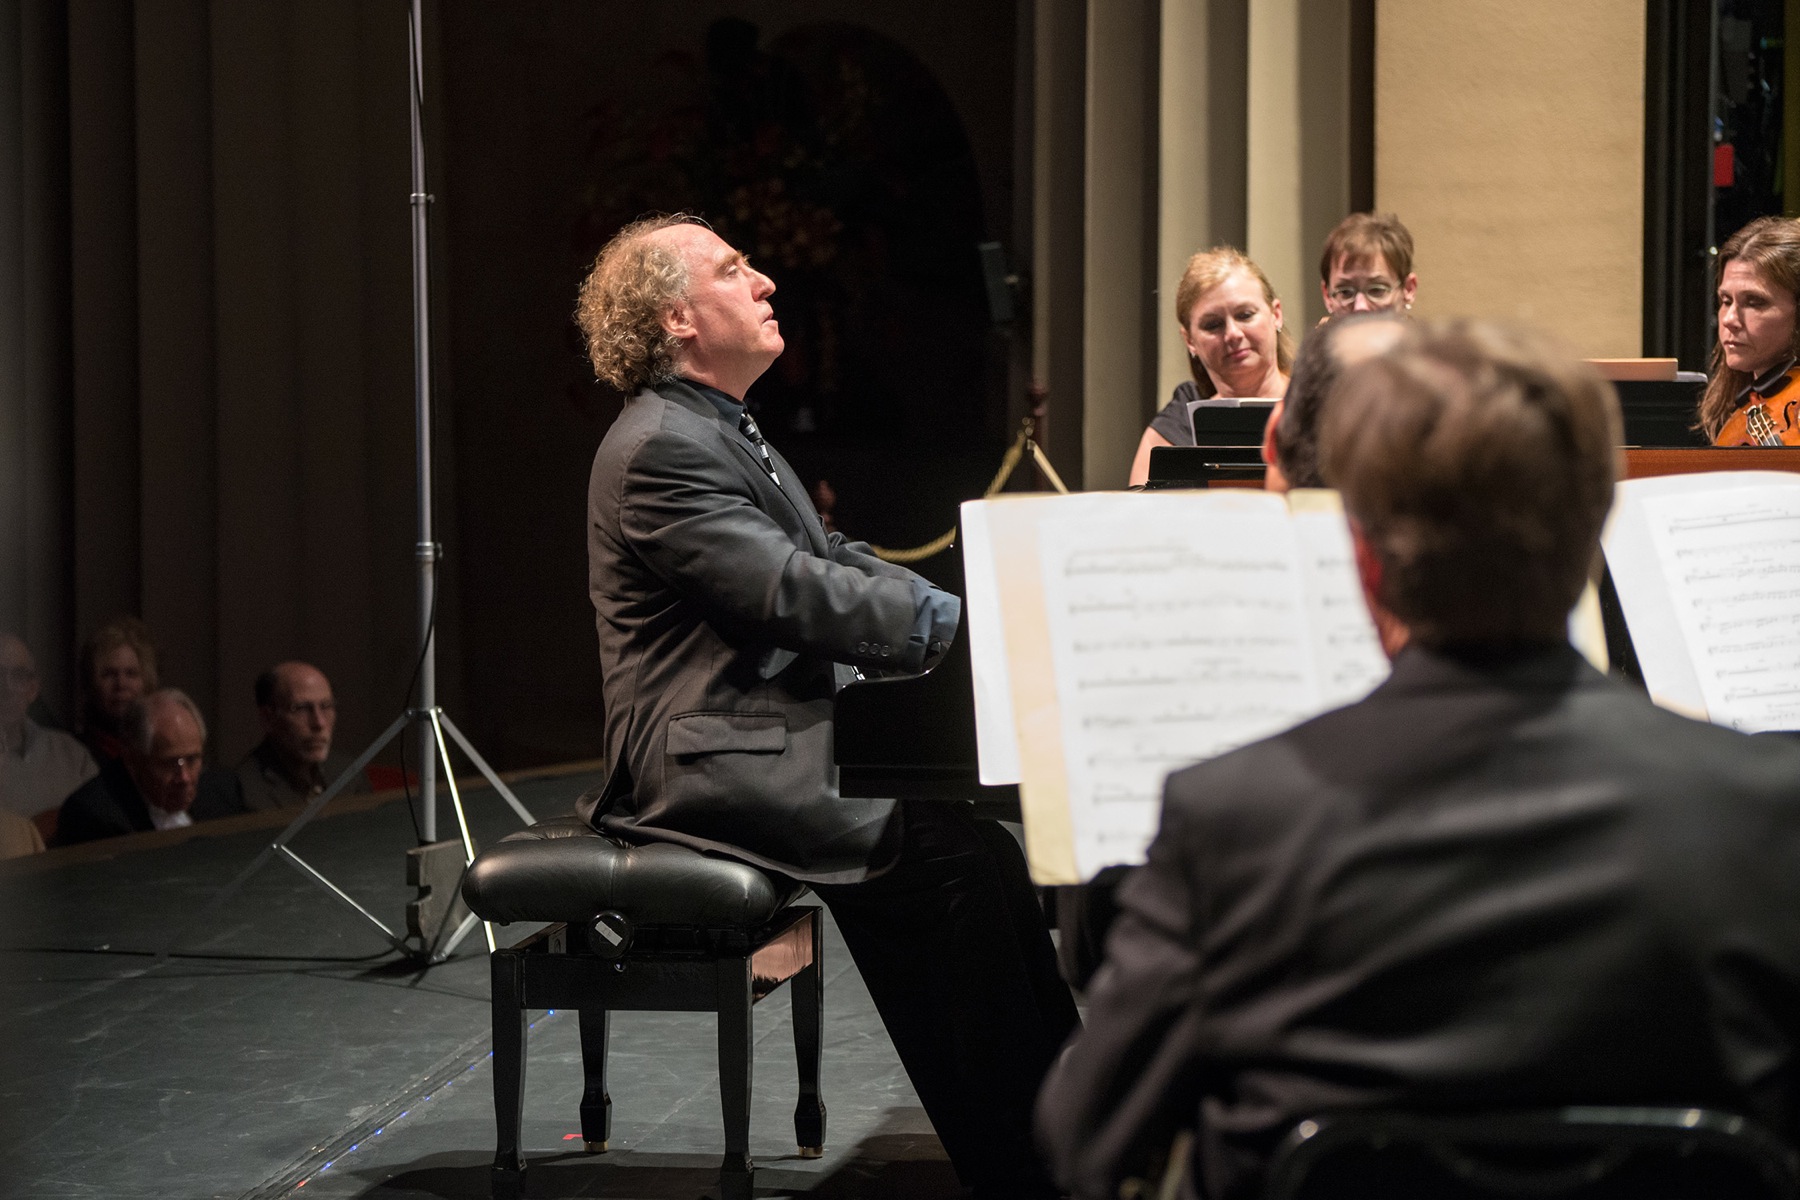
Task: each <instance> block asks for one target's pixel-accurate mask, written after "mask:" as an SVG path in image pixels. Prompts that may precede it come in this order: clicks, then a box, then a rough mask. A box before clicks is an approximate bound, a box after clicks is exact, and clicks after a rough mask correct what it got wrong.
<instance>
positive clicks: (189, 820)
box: [54, 688, 231, 846]
mask: <svg viewBox="0 0 1800 1200" xmlns="http://www.w3.org/2000/svg"><path fill="white" fill-rule="evenodd" d="M121 733H122V735H123V736H122V739H121V740H122V743H123V747H124V753H123V755H122V756H121V757H119V758H116V759H113V760H112V761H110V762H106V763H103V764H102V765H101V767H100V773H99V774H98V775H96V776H94V777H93V778H92V779H90V780H88V781H87V782H86V783H84V784H82V785H81V787H79V788H77V789H76V791H75V793H74V794H73V795H71V796H70V797H69V798H68V799H67V800H65V801H63V806H62V811H61V814H60V815H59V817H58V820H57V826H56V838H55V841H54V844H55V845H58V846H71V845H75V844H77V843H80V842H92V841H97V840H99V839H101V838H109V837H118V836H120V835H122V834H127V833H146V832H149V831H150V830H153V829H180V828H182V827H183V826H187V825H192V824H193V823H194V821H195V820H196V819H197V818H202V817H205V816H211V815H218V814H219V812H220V811H222V810H224V809H225V807H226V804H225V802H224V801H223V799H222V796H223V794H225V793H227V792H228V791H229V790H230V789H231V780H230V777H229V776H225V775H222V774H221V773H220V772H217V771H208V770H207V769H206V718H204V717H202V716H201V715H200V708H199V706H198V705H196V704H195V703H194V702H193V700H191V699H189V697H188V695H187V693H186V692H183V691H181V690H180V689H179V688H162V689H160V690H158V691H154V692H151V693H149V694H148V695H146V696H144V697H143V698H141V699H139V700H136V701H133V702H132V704H131V706H130V707H129V708H128V709H127V710H126V712H125V718H124V721H123V722H122V728H121Z"/></svg>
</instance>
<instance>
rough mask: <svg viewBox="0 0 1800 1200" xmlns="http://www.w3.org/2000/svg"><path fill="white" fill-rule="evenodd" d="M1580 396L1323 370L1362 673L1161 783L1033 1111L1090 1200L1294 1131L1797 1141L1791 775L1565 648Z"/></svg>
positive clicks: (1510, 375) (1328, 441)
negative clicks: (1703, 1117) (1715, 1117)
mask: <svg viewBox="0 0 1800 1200" xmlns="http://www.w3.org/2000/svg"><path fill="white" fill-rule="evenodd" d="M1619 443H1620V423H1619V412H1618V405H1617V401H1616V400H1615V398H1614V396H1613V392H1612V389H1611V388H1610V387H1609V386H1608V385H1606V384H1605V383H1603V382H1602V381H1601V380H1600V378H1599V377H1598V376H1597V375H1596V374H1595V373H1594V372H1593V371H1592V370H1591V369H1590V368H1588V367H1587V366H1586V365H1584V364H1581V363H1578V362H1575V361H1574V360H1572V359H1570V358H1569V357H1567V356H1566V355H1565V354H1564V353H1563V352H1561V351H1560V350H1558V349H1556V348H1554V347H1552V346H1550V345H1547V344H1546V343H1545V342H1543V341H1542V340H1541V339H1539V338H1538V337H1535V336H1532V335H1528V334H1526V333H1523V332H1519V331H1514V330H1509V329H1505V328H1501V327H1496V326H1492V325H1485V324H1474V323H1471V324H1454V325H1445V326H1422V327H1417V328H1413V329H1410V330H1409V331H1407V332H1406V333H1405V334H1404V335H1403V336H1402V337H1401V339H1400V341H1399V343H1398V345H1397V346H1396V347H1395V348H1393V349H1392V350H1390V351H1388V352H1386V353H1385V354H1382V355H1379V356H1377V357H1375V358H1372V359H1370V360H1368V361H1366V362H1363V363H1360V364H1358V365H1356V366H1353V367H1351V368H1349V369H1348V370H1346V371H1345V373H1344V376H1343V379H1342V381H1341V382H1340V383H1339V385H1338V387H1337V388H1336V389H1334V391H1333V393H1332V395H1331V397H1330V402H1329V404H1328V405H1327V406H1326V409H1325V414H1324V425H1323V436H1322V438H1321V443H1320V448H1321V450H1322V454H1323V459H1322V462H1323V469H1324V477H1325V479H1326V481H1327V482H1328V483H1331V484H1333V485H1335V486H1336V487H1337V488H1339V489H1340V491H1341V492H1342V495H1343V499H1344V505H1345V508H1346V510H1347V512H1348V514H1349V517H1350V523H1351V533H1352V541H1353V544H1354V546H1355V555H1356V567H1357V570H1358V573H1359V574H1360V576H1361V578H1362V585H1363V592H1364V596H1365V599H1366V601H1367V604H1368V607H1369V610H1370V612H1371V614H1372V615H1373V617H1374V619H1375V624H1376V627H1377V630H1378V632H1379V633H1380V636H1381V641H1382V646H1383V648H1384V649H1385V650H1386V651H1387V652H1388V655H1389V656H1390V657H1391V658H1392V660H1393V674H1392V676H1391V677H1390V678H1389V679H1388V680H1387V681H1386V682H1385V683H1383V684H1382V685H1381V686H1380V687H1378V688H1377V689H1376V690H1375V691H1374V692H1373V693H1371V694H1370V695H1369V696H1368V697H1367V698H1366V699H1364V700H1362V701H1360V702H1358V703H1356V704H1352V705H1350V706H1348V707H1345V708H1341V709H1338V710H1336V711H1333V712H1330V713H1326V714H1325V715H1323V716H1320V717H1317V718H1315V719H1313V720H1311V721H1308V722H1306V723H1304V724H1302V725H1299V726H1297V727H1296V728H1294V729H1291V730H1289V731H1287V732H1286V733H1282V734H1278V735H1276V736H1274V737H1272V738H1269V739H1267V740H1265V741H1262V742H1258V743H1255V744H1253V745H1250V746H1247V747H1245V748H1243V749H1240V750H1238V751H1236V752H1234V753H1231V754H1227V755H1224V756H1222V757H1220V758H1217V759H1214V760H1212V761H1211V762H1207V763H1204V764H1201V765H1199V766H1195V767H1190V768H1188V769H1186V770H1183V771H1179V772H1177V773H1175V774H1173V775H1171V776H1170V778H1169V781H1168V784H1167V787H1166V790H1165V794H1164V802H1163V814H1162V825H1161V829H1160V831H1159V832H1158V834H1157V837H1156V840H1155V842H1154V843H1153V845H1152V846H1151V848H1150V851H1149V856H1148V862H1147V863H1146V865H1145V866H1143V867H1142V868H1140V869H1139V870H1137V871H1136V872H1134V873H1133V874H1132V875H1131V876H1130V877H1129V878H1128V879H1127V881H1126V882H1125V884H1124V886H1123V887H1122V888H1121V889H1120V905H1121V909H1122V912H1121V915H1120V917H1119V919H1118V921H1117V923H1116V924H1115V925H1114V927H1113V931H1112V934H1111V936H1110V938H1109V939H1108V942H1107V953H1106V960H1105V962H1104V964H1103V965H1102V966H1101V968H1100V971H1099V973H1098V974H1097V975H1096V976H1095V979H1094V983H1093V986H1092V988H1091V989H1090V990H1089V993H1088V996H1089V1008H1088V1012H1087V1029H1086V1031H1085V1032H1084V1033H1083V1034H1082V1035H1081V1036H1080V1037H1078V1038H1077V1039H1075V1040H1074V1041H1073V1042H1072V1044H1071V1045H1070V1047H1069V1048H1068V1049H1067V1050H1066V1051H1065V1053H1064V1055H1063V1057H1062V1058H1061V1059H1060V1060H1059V1062H1058V1065H1057V1066H1056V1068H1055V1069H1054V1070H1053V1071H1052V1073H1051V1075H1050V1078H1049V1080H1048V1081H1047V1083H1046V1085H1045V1087H1044V1090H1043V1093H1042V1095H1041V1096H1040V1098H1039V1103H1038V1127H1039V1135H1040V1139H1041V1142H1042V1144H1043V1145H1044V1146H1045V1148H1046V1150H1047V1152H1048V1153H1049V1154H1050V1155H1051V1157H1052V1159H1053V1160H1054V1171H1055V1175H1056V1176H1057V1178H1058V1179H1059V1180H1060V1181H1061V1182H1062V1183H1063V1184H1064V1185H1065V1186H1066V1187H1068V1188H1069V1189H1070V1190H1071V1191H1072V1192H1073V1193H1074V1195H1075V1196H1077V1197H1080V1198H1094V1200H1099V1198H1101V1197H1104V1198H1106V1200H1112V1198H1113V1197H1116V1196H1118V1195H1119V1194H1120V1190H1119V1189H1120V1185H1121V1183H1122V1182H1123V1181H1125V1180H1127V1179H1129V1178H1132V1177H1143V1176H1145V1175H1146V1174H1147V1173H1151V1172H1153V1171H1154V1167H1153V1165H1152V1164H1153V1161H1154V1159H1155V1157H1156V1156H1157V1155H1158V1154H1159V1153H1162V1152H1163V1151H1165V1150H1166V1149H1167V1148H1168V1147H1169V1146H1170V1144H1171V1136H1172V1135H1173V1134H1174V1133H1175V1132H1176V1131H1177V1130H1179V1129H1182V1128H1189V1129H1194V1130H1196V1131H1197V1137H1196V1138H1195V1141H1194V1145H1195V1150H1194V1155H1193V1161H1192V1162H1191V1163H1190V1164H1188V1165H1189V1166H1190V1167H1191V1169H1192V1176H1193V1178H1194V1179H1196V1180H1197V1181H1198V1183H1199V1185H1200V1189H1201V1192H1202V1194H1204V1195H1206V1196H1209V1197H1212V1198H1213V1200H1231V1198H1236V1197H1245V1196H1254V1195H1258V1194H1260V1190H1259V1189H1260V1184H1261V1178H1260V1176H1261V1173H1262V1171H1263V1168H1264V1166H1265V1164H1266V1162H1267V1159H1268V1156H1269V1154H1270V1152H1271V1151H1272V1149H1273V1147H1274V1146H1275V1145H1276V1143H1277V1141H1278V1140H1279V1139H1280V1138H1281V1137H1282V1136H1283V1134H1284V1133H1285V1132H1286V1131H1287V1130H1288V1129H1289V1128H1291V1127H1292V1126H1293V1125H1294V1124H1296V1123H1297V1122H1298V1121H1300V1120H1301V1119H1303V1118H1305V1117H1306V1116H1308V1115H1309V1114H1316V1113H1321V1112H1325V1111H1328V1110H1334V1109H1346V1108H1358V1107H1369V1106H1378V1107H1383V1108H1397V1109H1411V1110H1421V1111H1424V1112H1428V1113H1446V1112H1456V1111H1462V1112H1479V1111H1492V1110H1509V1109H1521V1108H1544V1107H1555V1106H1561V1105H1570V1104H1597V1105H1627V1106H1632V1105H1673V1106H1683V1107H1685V1106H1698V1107H1711V1108H1718V1109H1725V1110H1731V1111H1735V1112H1738V1113H1743V1114H1748V1115H1750V1116H1752V1117H1754V1118H1757V1119H1759V1120H1760V1121H1762V1122H1764V1123H1766V1124H1767V1125H1768V1126H1769V1127H1770V1128H1772V1129H1774V1130H1775V1131H1776V1132H1778V1133H1779V1134H1780V1135H1782V1136H1784V1137H1787V1138H1789V1139H1792V1138H1793V1137H1794V1136H1795V1134H1796V1133H1800V1108H1797V1106H1796V1096H1797V1089H1796V1085H1797V1084H1800V1075H1797V1073H1796V1067H1797V1064H1796V1060H1795V1054H1796V1045H1797V1044H1800V749H1796V748H1795V747H1794V746H1793V745H1792V744H1791V743H1789V742H1787V741H1785V740H1781V739H1770V738H1751V737H1746V736H1744V735H1741V734H1738V733H1735V732H1732V731H1729V730H1726V729H1722V728H1717V727H1714V726H1711V725H1707V724H1704V723H1701V722H1696V721H1691V720H1688V719H1686V718H1683V717H1679V716H1676V715H1674V714H1672V713H1668V712H1665V711H1663V710H1661V709H1658V708H1656V707H1654V706H1653V705H1651V704H1650V702H1649V701H1648V700H1647V699H1646V698H1645V697H1644V695H1643V694H1642V693H1641V692H1639V691H1636V690H1634V689H1632V688H1630V687H1629V686H1627V685H1625V684H1623V683H1621V682H1618V681H1615V680H1611V679H1608V678H1607V677H1605V676H1603V675H1601V674H1600V673H1598V672H1596V671H1595V670H1594V669H1593V668H1591V667H1589V666H1588V665H1587V664H1586V663H1585V662H1584V661H1583V660H1582V659H1581V657H1580V656H1579V655H1578V654H1577V653H1576V652H1575V651H1574V650H1573V649H1572V648H1571V647H1570V646H1569V645H1568V642H1567V640H1566V637H1565V633H1564V631H1565V628H1566V620H1567V615H1568V612H1569V609H1570V608H1571V607H1572V606H1573V604H1574V603H1575V600H1576V598H1577V596H1578V595H1579V594H1580V592H1581V589H1582V587H1583V585H1584V584H1585V583H1586V581H1587V579H1588V575H1589V572H1590V570H1591V569H1592V567H1593V564H1594V562H1595V557H1596V551H1597V545H1598V539H1599V534H1600V528H1601V523H1602V521H1603V520H1604V518H1605V515H1606V512H1607V508H1608V506H1609V504H1610V501H1611V495H1612V485H1613V479H1614V471H1615V464H1616V455H1617V450H1616V447H1617V446H1618V445H1619Z"/></svg>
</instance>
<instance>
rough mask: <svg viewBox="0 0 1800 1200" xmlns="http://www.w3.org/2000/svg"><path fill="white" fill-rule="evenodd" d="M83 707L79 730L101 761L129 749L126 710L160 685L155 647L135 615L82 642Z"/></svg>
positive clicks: (81, 677) (104, 761) (121, 754)
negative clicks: (125, 737)
mask: <svg viewBox="0 0 1800 1200" xmlns="http://www.w3.org/2000/svg"><path fill="white" fill-rule="evenodd" d="M79 683H80V685H81V708H80V716H79V718H78V725H79V728H77V729H76V733H77V734H78V735H79V736H80V737H81V740H82V741H83V742H84V743H86V745H87V748H88V750H89V751H90V752H92V754H93V756H94V761H95V762H98V763H100V764H102V765H104V764H106V763H108V762H110V761H111V760H113V759H115V758H120V757H122V756H123V755H124V753H125V743H124V741H123V737H122V735H123V733H124V721H125V714H126V713H127V712H129V711H130V710H131V706H132V704H134V703H135V702H136V701H137V700H139V699H140V698H141V697H143V696H146V695H148V694H149V693H151V692H154V691H155V690H156V684H157V680H156V647H155V645H154V644H152V642H151V641H150V630H149V628H148V627H147V626H145V624H144V623H143V622H142V621H140V620H138V619H137V618H136V617H115V618H113V619H112V620H110V621H108V622H107V623H106V624H104V625H102V626H100V628H98V629H96V630H94V632H93V633H92V635H90V636H89V637H88V640H87V641H86V642H84V643H83V644H82V647H81V674H80V678H79Z"/></svg>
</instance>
